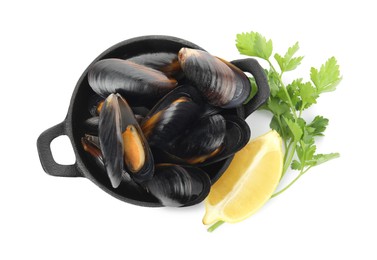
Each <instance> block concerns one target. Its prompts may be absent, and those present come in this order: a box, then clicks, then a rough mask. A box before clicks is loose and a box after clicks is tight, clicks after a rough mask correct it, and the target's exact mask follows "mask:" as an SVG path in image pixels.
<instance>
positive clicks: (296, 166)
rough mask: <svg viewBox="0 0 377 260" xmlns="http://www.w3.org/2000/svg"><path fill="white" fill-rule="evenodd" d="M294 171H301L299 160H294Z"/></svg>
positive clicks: (292, 165) (292, 166)
mask: <svg viewBox="0 0 377 260" xmlns="http://www.w3.org/2000/svg"><path fill="white" fill-rule="evenodd" d="M291 168H292V170H301V168H302V167H301V163H300V162H299V161H297V160H293V161H292V164H291Z"/></svg>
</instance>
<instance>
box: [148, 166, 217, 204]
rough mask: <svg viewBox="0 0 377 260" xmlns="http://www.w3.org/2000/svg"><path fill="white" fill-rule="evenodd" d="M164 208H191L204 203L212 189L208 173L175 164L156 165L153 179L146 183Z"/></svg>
mask: <svg viewBox="0 0 377 260" xmlns="http://www.w3.org/2000/svg"><path fill="white" fill-rule="evenodd" d="M145 186H146V188H147V189H148V191H149V192H150V193H151V194H152V195H154V196H155V197H156V198H157V199H158V200H159V201H160V202H161V204H162V205H163V206H170V207H181V206H191V205H194V204H197V203H199V202H201V201H203V200H204V199H205V198H206V197H207V195H208V193H209V191H210V187H211V182H210V179H209V177H208V175H207V173H206V172H204V171H203V170H201V169H199V168H195V167H190V166H181V165H173V164H162V165H156V167H155V174H154V176H153V178H152V179H151V180H150V181H148V182H146V183H145Z"/></svg>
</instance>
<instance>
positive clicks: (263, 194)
mask: <svg viewBox="0 0 377 260" xmlns="http://www.w3.org/2000/svg"><path fill="white" fill-rule="evenodd" d="M282 169H283V151H282V140H281V137H280V136H279V134H278V133H277V132H276V131H274V130H272V131H270V132H268V133H266V134H264V135H262V136H260V137H258V138H256V139H254V140H252V141H250V142H249V143H248V144H247V145H246V146H245V147H244V148H242V149H241V150H240V151H239V152H237V153H236V154H235V156H234V158H233V160H232V162H231V163H230V165H229V167H228V168H227V170H226V171H225V172H224V174H223V175H222V176H221V178H220V179H219V180H218V181H217V182H216V183H215V184H214V185H213V186H212V188H211V191H210V193H209V195H208V197H207V198H206V200H205V208H206V213H205V215H204V217H203V224H205V225H211V224H214V223H216V224H221V223H223V222H228V223H236V222H239V221H242V220H244V219H246V218H247V217H249V216H251V215H252V214H254V213H255V212H256V211H257V210H258V209H260V208H261V207H262V206H263V205H264V204H265V203H266V202H267V201H268V200H269V198H270V197H271V195H272V194H273V192H274V191H275V189H276V187H277V185H278V184H279V181H280V177H281V173H282Z"/></svg>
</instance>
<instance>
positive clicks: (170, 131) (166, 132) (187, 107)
mask: <svg viewBox="0 0 377 260" xmlns="http://www.w3.org/2000/svg"><path fill="white" fill-rule="evenodd" d="M201 106H202V100H201V97H199V92H198V91H197V90H196V89H195V88H193V87H191V86H182V87H178V88H176V89H174V90H173V91H171V92H170V93H169V94H167V95H166V96H165V97H164V98H163V99H161V100H160V101H159V102H158V103H157V104H156V105H155V106H154V107H153V108H152V109H151V111H150V113H149V114H148V115H147V116H146V118H145V119H144V121H143V122H142V124H141V129H142V130H143V133H144V135H145V136H146V138H147V140H148V142H149V144H150V145H151V146H154V147H160V148H164V147H167V146H168V145H169V143H171V142H172V141H173V140H174V139H175V138H176V137H178V136H179V135H181V134H182V133H183V132H184V131H185V130H186V129H187V128H188V127H190V126H191V125H192V124H194V123H195V121H196V120H197V119H198V115H199V114H200V111H201Z"/></svg>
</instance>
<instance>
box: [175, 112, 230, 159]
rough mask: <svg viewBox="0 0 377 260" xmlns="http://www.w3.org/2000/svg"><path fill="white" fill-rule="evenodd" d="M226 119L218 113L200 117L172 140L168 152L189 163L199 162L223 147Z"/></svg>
mask: <svg viewBox="0 0 377 260" xmlns="http://www.w3.org/2000/svg"><path fill="white" fill-rule="evenodd" d="M225 134H226V121H225V119H224V117H223V116H222V115H220V114H217V115H212V116H207V117H204V118H201V119H200V120H199V121H198V122H197V123H196V124H195V125H193V126H191V127H190V128H189V129H187V130H186V131H185V132H184V133H183V134H182V135H181V136H180V137H179V138H178V139H177V140H175V141H174V143H173V144H172V147H171V148H170V149H169V152H171V153H172V154H174V155H175V156H178V157H180V158H182V159H184V160H185V161H187V162H189V163H201V162H203V161H205V160H207V159H208V158H210V157H212V156H215V155H216V153H218V152H220V151H221V149H223V147H222V146H223V143H224V139H225Z"/></svg>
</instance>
